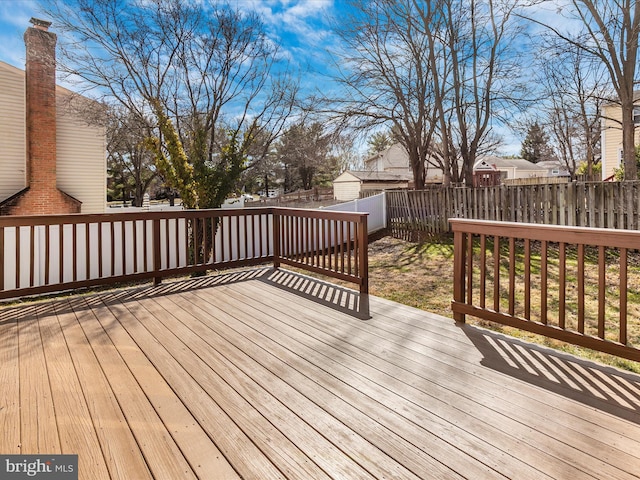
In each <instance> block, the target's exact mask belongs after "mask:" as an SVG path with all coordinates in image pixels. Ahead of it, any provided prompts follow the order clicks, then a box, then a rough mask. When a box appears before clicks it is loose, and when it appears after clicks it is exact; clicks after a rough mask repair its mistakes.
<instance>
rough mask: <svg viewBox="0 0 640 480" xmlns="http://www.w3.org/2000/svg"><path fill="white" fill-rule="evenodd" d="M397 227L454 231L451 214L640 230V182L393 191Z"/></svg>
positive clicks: (394, 225)
mask: <svg viewBox="0 0 640 480" xmlns="http://www.w3.org/2000/svg"><path fill="white" fill-rule="evenodd" d="M387 208H388V213H389V223H390V227H391V228H392V229H393V230H417V231H423V232H428V233H446V232H449V231H450V230H449V224H448V219H449V218H472V219H479V220H494V221H503V222H526V223H536V224H547V225H567V226H583V227H596V228H619V229H629V230H640V182H637V181H634V182H572V183H564V184H543V185H515V186H508V185H500V186H496V187H480V188H459V187H441V186H437V187H429V188H427V189H425V190H414V191H407V190H396V191H389V192H387Z"/></svg>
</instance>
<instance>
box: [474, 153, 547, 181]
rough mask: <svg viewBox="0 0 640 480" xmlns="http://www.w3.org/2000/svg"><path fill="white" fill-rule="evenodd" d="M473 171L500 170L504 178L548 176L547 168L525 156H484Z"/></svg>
mask: <svg viewBox="0 0 640 480" xmlns="http://www.w3.org/2000/svg"><path fill="white" fill-rule="evenodd" d="M473 171H474V173H479V172H483V171H499V172H500V175H501V177H502V179H503V180H509V179H512V178H531V177H546V176H547V169H546V168H543V167H540V166H538V164H535V163H531V162H529V161H528V160H525V159H524V158H502V157H494V156H487V157H482V158H481V159H479V160H478V161H477V162H476V164H475V165H474V166H473Z"/></svg>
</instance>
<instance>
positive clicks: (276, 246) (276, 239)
mask: <svg viewBox="0 0 640 480" xmlns="http://www.w3.org/2000/svg"><path fill="white" fill-rule="evenodd" d="M272 215H273V268H279V267H280V242H281V240H282V239H281V237H280V213H278V212H277V211H276V209H275V208H274V209H273V210H272Z"/></svg>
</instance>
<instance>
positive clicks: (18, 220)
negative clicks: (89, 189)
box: [0, 207, 368, 299]
mask: <svg viewBox="0 0 640 480" xmlns="http://www.w3.org/2000/svg"><path fill="white" fill-rule="evenodd" d="M367 242H368V239H367V214H366V213H344V212H331V211H322V210H296V209H287V208H271V207H267V208H244V209H229V210H225V209H215V210H186V211H172V212H166V211H163V212H137V213H119V214H104V215H47V216H22V217H0V299H7V298H17V297H21V296H25V295H34V294H42V293H48V292H57V291H63V290H69V289H75V288H82V287H90V286H96V285H109V284H116V283H122V282H130V281H135V280H142V279H150V278H153V279H154V280H155V282H156V283H157V282H160V280H161V278H162V277H166V276H175V275H180V274H192V273H195V272H199V271H205V270H215V269H223V268H230V267H239V266H246V265H256V264H264V263H269V262H273V264H274V265H275V266H276V267H277V266H279V265H280V264H288V265H294V266H296V267H299V268H302V269H304V270H307V271H313V272H317V273H321V274H325V275H327V276H329V277H332V278H338V279H341V280H345V281H348V282H352V283H355V284H357V285H358V288H359V290H360V292H361V293H365V294H366V293H368V266H367V244H368V243H367Z"/></svg>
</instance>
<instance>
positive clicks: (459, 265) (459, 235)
mask: <svg viewBox="0 0 640 480" xmlns="http://www.w3.org/2000/svg"><path fill="white" fill-rule="evenodd" d="M465 243H466V233H465V232H461V231H456V230H455V229H454V234H453V301H454V302H456V303H464V294H465V281H464V280H465V264H466V258H465V256H466V248H465ZM453 319H454V320H455V321H456V322H460V323H464V322H465V315H464V313H459V312H456V311H455V309H454V311H453Z"/></svg>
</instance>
